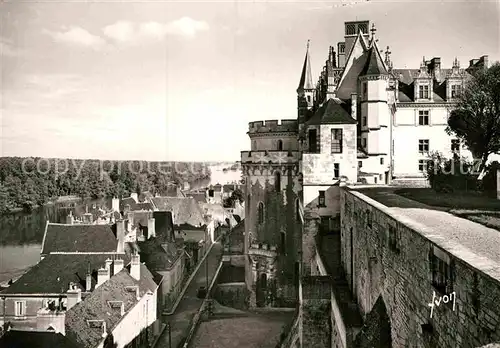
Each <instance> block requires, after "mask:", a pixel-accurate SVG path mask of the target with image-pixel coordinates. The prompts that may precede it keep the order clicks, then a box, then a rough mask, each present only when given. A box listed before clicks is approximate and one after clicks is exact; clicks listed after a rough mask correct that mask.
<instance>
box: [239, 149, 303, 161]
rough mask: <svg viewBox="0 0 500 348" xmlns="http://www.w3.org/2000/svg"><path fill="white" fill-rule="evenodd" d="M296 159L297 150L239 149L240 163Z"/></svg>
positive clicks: (297, 155)
mask: <svg viewBox="0 0 500 348" xmlns="http://www.w3.org/2000/svg"><path fill="white" fill-rule="evenodd" d="M298 160H299V152H298V151H271V150H270V151H241V163H257V164H269V163H272V164H287V163H296V162H298Z"/></svg>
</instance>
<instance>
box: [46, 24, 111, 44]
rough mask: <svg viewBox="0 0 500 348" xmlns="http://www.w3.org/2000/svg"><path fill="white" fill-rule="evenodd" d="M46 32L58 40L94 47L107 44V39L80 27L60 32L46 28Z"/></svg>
mask: <svg viewBox="0 0 500 348" xmlns="http://www.w3.org/2000/svg"><path fill="white" fill-rule="evenodd" d="M44 32H45V34H47V35H49V36H51V37H52V39H53V40H54V41H56V42H62V43H66V44H71V45H76V46H83V47H92V48H101V47H103V46H105V45H106V41H105V40H104V39H102V38H101V37H100V36H97V35H92V34H91V33H89V32H88V31H87V30H85V29H83V28H80V27H70V28H68V29H67V30H65V31H60V32H53V31H49V30H45V31H44Z"/></svg>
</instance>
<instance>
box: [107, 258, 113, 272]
mask: <svg viewBox="0 0 500 348" xmlns="http://www.w3.org/2000/svg"><path fill="white" fill-rule="evenodd" d="M112 264H113V260H111V259H110V258H108V259H106V261H105V268H106V269H107V270H108V271H109V274H110V275H111V274H113V272H111V265H112Z"/></svg>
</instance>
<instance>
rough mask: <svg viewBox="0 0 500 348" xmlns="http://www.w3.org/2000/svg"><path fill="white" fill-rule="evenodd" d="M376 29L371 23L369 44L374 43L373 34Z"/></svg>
mask: <svg viewBox="0 0 500 348" xmlns="http://www.w3.org/2000/svg"><path fill="white" fill-rule="evenodd" d="M376 31H377V29H376V28H375V23H372V28H371V29H370V32H371V33H372V37H371V39H370V44H371V43H373V42H374V41H375V32H376Z"/></svg>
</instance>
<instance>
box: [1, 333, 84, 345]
mask: <svg viewBox="0 0 500 348" xmlns="http://www.w3.org/2000/svg"><path fill="white" fill-rule="evenodd" d="M0 347H2V348H84V347H83V346H80V345H77V344H76V343H74V342H71V340H69V339H68V338H66V337H65V336H64V335H62V334H60V333H54V332H46V331H17V330H10V331H7V332H6V333H5V335H3V336H2V337H1V338H0Z"/></svg>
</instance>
